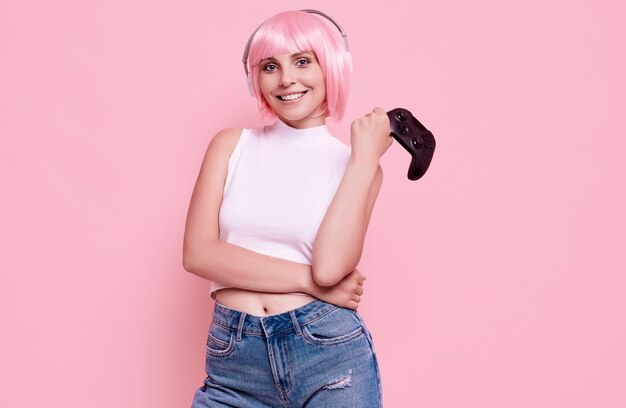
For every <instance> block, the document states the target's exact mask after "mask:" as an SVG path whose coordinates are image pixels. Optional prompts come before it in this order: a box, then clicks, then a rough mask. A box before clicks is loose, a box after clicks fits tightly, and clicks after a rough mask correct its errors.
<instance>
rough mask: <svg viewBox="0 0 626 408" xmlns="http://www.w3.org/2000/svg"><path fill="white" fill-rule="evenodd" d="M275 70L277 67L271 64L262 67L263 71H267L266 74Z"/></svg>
mask: <svg viewBox="0 0 626 408" xmlns="http://www.w3.org/2000/svg"><path fill="white" fill-rule="evenodd" d="M277 69H278V66H277V65H276V64H274V63H271V62H270V63H269V64H265V65H264V66H263V71H267V72H272V71H276V70H277Z"/></svg>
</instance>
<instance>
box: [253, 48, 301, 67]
mask: <svg viewBox="0 0 626 408" xmlns="http://www.w3.org/2000/svg"><path fill="white" fill-rule="evenodd" d="M305 55H306V56H309V57H313V53H311V52H310V51H302V52H297V53H295V54H291V58H292V59H296V58H298V57H302V56H305ZM266 61H276V58H274V57H268V58H263V59H262V60H261V61H259V64H262V63H263V62H266Z"/></svg>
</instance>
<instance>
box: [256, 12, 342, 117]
mask: <svg viewBox="0 0 626 408" xmlns="http://www.w3.org/2000/svg"><path fill="white" fill-rule="evenodd" d="M325 20H326V19H325V18H323V17H320V16H317V15H314V14H311V13H307V12H305V11H285V12H282V13H279V14H276V15H275V16H273V17H271V18H270V19H268V20H267V21H265V22H264V23H263V24H262V25H261V27H259V29H258V31H257V32H256V33H255V34H254V37H253V39H252V42H251V43H250V52H249V55H248V61H249V65H250V81H251V85H252V91H253V92H254V96H255V97H256V98H257V102H258V105H259V111H260V113H261V116H262V117H263V118H264V119H275V118H276V114H275V113H274V111H273V110H272V108H271V107H270V106H269V104H268V103H267V101H266V100H265V98H264V97H263V94H262V93H261V88H260V87H259V71H260V65H259V63H260V62H261V60H263V59H265V58H270V57H273V56H275V55H280V54H295V53H298V52H305V51H309V52H313V53H314V54H315V57H316V58H317V61H318V62H319V64H320V67H321V68H322V72H323V74H324V81H325V83H326V100H325V102H324V103H323V105H322V107H321V108H322V114H323V115H324V116H326V117H328V116H331V117H333V118H334V119H336V120H340V119H341V118H342V117H343V114H344V112H345V110H346V102H347V99H348V90H349V85H350V84H349V73H350V64H351V61H350V60H349V54H348V53H347V52H346V49H345V45H344V43H343V39H342V37H341V33H340V32H339V31H338V30H337V28H336V27H334V26H332V25H331V24H327V23H326V21H325Z"/></svg>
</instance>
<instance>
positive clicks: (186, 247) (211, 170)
mask: <svg viewBox="0 0 626 408" xmlns="http://www.w3.org/2000/svg"><path fill="white" fill-rule="evenodd" d="M241 132H242V129H237V128H231V129H224V130H222V131H220V132H218V133H217V134H216V135H215V136H214V137H213V139H212V140H211V142H210V143H209V146H208V147H207V150H206V153H205V155H204V159H203V160H202V165H201V167H200V171H199V173H198V178H197V180H196V184H195V186H194V189H193V193H192V195H191V200H190V202H189V209H188V211H187V221H186V223H185V236H184V244H183V263H186V262H187V261H188V259H187V258H188V257H189V255H190V253H191V252H192V251H193V249H194V248H196V247H197V245H198V244H202V243H206V242H208V241H210V240H216V239H218V238H219V223H218V216H219V210H220V206H221V204H222V197H223V194H224V183H225V181H226V176H227V174H228V160H229V158H230V156H231V154H232V152H233V150H234V149H235V146H236V145H237V142H238V141H239V138H240V136H241Z"/></svg>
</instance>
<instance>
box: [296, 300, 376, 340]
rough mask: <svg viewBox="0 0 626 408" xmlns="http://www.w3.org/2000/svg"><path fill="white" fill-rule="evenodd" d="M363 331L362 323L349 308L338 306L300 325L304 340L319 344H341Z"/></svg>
mask: <svg viewBox="0 0 626 408" xmlns="http://www.w3.org/2000/svg"><path fill="white" fill-rule="evenodd" d="M363 333H364V329H363V325H361V321H360V320H359V318H358V317H356V316H355V315H354V314H353V313H352V312H351V311H350V310H349V309H345V308H342V307H338V308H337V309H334V310H333V311H332V312H330V313H328V314H327V315H325V316H323V317H321V318H319V319H317V320H315V321H313V322H310V323H308V324H306V325H305V326H303V327H302V336H303V337H304V339H305V340H307V341H309V342H311V343H314V344H320V345H327V346H328V345H334V344H341V343H345V342H348V341H350V340H353V339H355V338H357V337H359V336H361V335H362V334H363Z"/></svg>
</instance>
